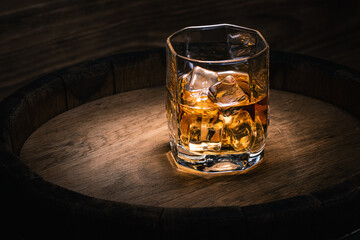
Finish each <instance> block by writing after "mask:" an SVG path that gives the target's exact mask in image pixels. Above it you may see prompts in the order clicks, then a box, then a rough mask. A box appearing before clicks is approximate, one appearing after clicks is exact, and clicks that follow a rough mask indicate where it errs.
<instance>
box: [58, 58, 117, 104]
mask: <svg viewBox="0 0 360 240" xmlns="http://www.w3.org/2000/svg"><path fill="white" fill-rule="evenodd" d="M57 74H58V76H60V77H61V78H62V79H63V80H64V83H65V88H66V98H67V107H68V109H71V108H74V107H76V106H79V105H81V104H83V103H86V102H89V101H92V100H95V99H98V98H102V97H106V96H109V95H112V94H114V92H115V87H114V74H113V68H112V66H111V63H110V61H108V60H107V59H102V60H97V61H92V62H86V63H83V64H78V65H76V66H72V67H69V68H66V69H64V70H62V71H60V72H57Z"/></svg>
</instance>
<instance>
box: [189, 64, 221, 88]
mask: <svg viewBox="0 0 360 240" xmlns="http://www.w3.org/2000/svg"><path fill="white" fill-rule="evenodd" d="M217 80H218V74H217V72H214V71H210V70H208V69H205V68H202V67H199V66H196V67H194V69H193V71H192V72H191V79H190V82H189V86H188V89H189V90H190V91H201V92H204V93H206V92H207V91H208V89H209V87H210V86H211V85H213V84H214V83H216V82H217Z"/></svg>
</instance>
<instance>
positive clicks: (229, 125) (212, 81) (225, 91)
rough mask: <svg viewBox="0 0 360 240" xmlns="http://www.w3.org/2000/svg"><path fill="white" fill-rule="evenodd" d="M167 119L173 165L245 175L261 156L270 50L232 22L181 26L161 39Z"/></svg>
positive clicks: (254, 33) (256, 35) (266, 118)
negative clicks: (163, 41) (163, 51)
mask: <svg viewBox="0 0 360 240" xmlns="http://www.w3.org/2000/svg"><path fill="white" fill-rule="evenodd" d="M166 60H167V66H166V69H167V76H166V115H167V119H168V127H169V133H170V134H169V135H170V147H171V153H172V156H173V159H174V160H175V163H176V165H177V167H179V168H180V169H182V170H189V171H195V172H202V173H227V172H231V173H233V172H240V173H243V172H246V171H248V170H249V169H251V168H253V167H254V166H256V165H257V164H258V163H259V162H260V161H261V160H262V159H263V158H264V147H265V142H266V138H267V129H268V126H269V46H268V44H267V42H266V40H265V39H264V38H263V36H262V35H261V34H260V32H258V31H257V30H253V29H249V28H245V27H240V26H236V25H231V24H216V25H206V26H192V27H186V28H183V29H181V30H179V31H177V32H175V33H173V34H172V35H171V36H169V37H168V38H167V42H166Z"/></svg>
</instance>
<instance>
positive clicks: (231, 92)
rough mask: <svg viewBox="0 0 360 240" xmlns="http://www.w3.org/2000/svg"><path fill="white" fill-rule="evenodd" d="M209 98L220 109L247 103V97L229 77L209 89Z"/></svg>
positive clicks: (233, 79) (232, 78)
mask: <svg viewBox="0 0 360 240" xmlns="http://www.w3.org/2000/svg"><path fill="white" fill-rule="evenodd" d="M208 96H209V98H210V99H211V100H212V101H213V102H214V103H216V104H217V105H219V106H220V107H229V106H234V105H239V104H240V103H245V102H246V101H248V97H247V95H246V94H245V93H244V91H243V90H242V89H241V88H240V87H239V85H238V83H237V82H236V80H235V78H234V77H233V76H231V75H229V76H227V77H225V78H224V79H223V80H222V81H220V82H217V83H215V84H214V85H212V86H211V87H210V88H209V93H208Z"/></svg>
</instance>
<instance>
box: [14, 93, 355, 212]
mask: <svg viewBox="0 0 360 240" xmlns="http://www.w3.org/2000/svg"><path fill="white" fill-rule="evenodd" d="M164 99H165V96H164V88H163V87H157V88H148V89H142V90H135V91H130V92H125V93H121V94H117V95H114V96H110V97H106V98H102V99H99V100H96V101H93V102H90V103H87V104H84V105H82V106H79V107H77V108H74V109H72V110H70V111H67V112H65V113H63V114H61V115H59V116H57V117H55V118H53V119H51V120H50V121H49V122H47V123H46V124H44V125H43V126H41V127H40V128H39V129H38V130H36V131H35V132H34V133H33V134H32V135H31V136H30V138H29V139H28V140H27V141H26V143H25V144H24V146H23V148H22V151H21V154H20V159H21V161H23V162H24V163H25V164H26V165H27V166H29V167H30V169H31V170H32V171H34V172H36V173H37V174H39V175H40V176H41V177H43V178H44V179H45V180H46V181H49V182H51V183H55V184H57V185H59V186H61V187H64V188H67V189H70V190H73V191H75V192H79V193H82V194H85V195H88V196H92V197H96V198H100V199H107V200H112V201H116V202H124V203H129V204H141V205H149V206H160V207H210V206H212V207H219V206H234V205H235V206H246V205H253V204H262V203H266V202H269V201H274V200H279V199H285V198H290V197H294V196H298V195H305V194H309V193H312V192H315V191H318V190H320V189H323V188H325V187H327V186H330V185H333V184H336V183H340V182H342V181H343V180H345V179H346V178H348V177H349V176H351V175H353V174H356V173H358V172H359V170H360V163H359V161H358V156H359V155H360V121H359V120H358V119H356V118H354V117H353V116H351V115H349V114H348V113H346V112H344V111H343V110H340V109H338V108H336V107H334V106H332V105H330V104H327V103H324V102H321V101H319V100H315V99H313V98H309V97H305V96H301V95H298V94H293V93H289V92H283V91H278V90H272V91H271V93H270V99H271V102H270V104H271V122H270V128H269V135H268V141H267V145H266V148H265V160H264V162H263V163H261V164H260V166H258V167H257V168H256V169H255V170H253V171H250V172H249V173H247V174H244V175H235V176H227V177H210V178H204V177H202V176H198V175H192V174H188V173H184V172H181V171H178V170H177V169H175V168H174V166H173V165H172V164H171V162H169V160H168V158H167V156H166V154H167V153H168V152H169V146H168V132H167V123H166V119H165V109H164Z"/></svg>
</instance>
